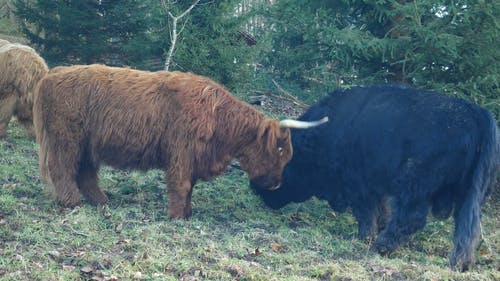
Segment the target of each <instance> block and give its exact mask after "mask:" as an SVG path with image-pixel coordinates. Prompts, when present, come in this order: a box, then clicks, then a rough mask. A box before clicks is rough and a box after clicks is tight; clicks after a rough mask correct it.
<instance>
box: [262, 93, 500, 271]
mask: <svg viewBox="0 0 500 281" xmlns="http://www.w3.org/2000/svg"><path fill="white" fill-rule="evenodd" d="M323 116H328V117H329V118H330V121H329V122H328V123H326V124H325V125H323V126H320V127H318V128H314V129H310V130H293V131H292V144H293V148H294V156H293V159H292V161H291V162H290V163H289V164H288V165H287V166H286V168H285V171H284V181H283V184H282V187H281V188H280V189H278V190H276V191H265V190H256V192H257V193H258V194H259V195H261V196H262V198H263V200H264V201H265V202H266V204H267V205H269V206H270V207H273V208H280V207H282V206H284V205H285V204H287V203H289V202H301V201H304V200H307V199H308V198H310V197H312V196H316V197H318V198H322V199H325V200H327V201H328V202H329V203H330V206H331V207H332V208H333V209H334V210H337V211H344V210H345V209H346V208H347V207H351V208H352V211H353V214H354V216H355V217H356V219H357V221H358V227H359V237H360V238H366V237H369V236H373V237H374V236H376V234H377V231H378V229H380V228H383V229H382V231H381V232H380V233H379V234H378V237H377V239H376V241H375V244H374V248H375V249H376V250H377V251H378V252H380V253H388V252H391V251H393V250H394V249H395V248H396V247H397V246H398V245H399V244H400V243H401V242H403V241H404V240H405V239H407V238H408V236H409V235H411V234H412V233H414V232H416V231H417V230H419V229H421V228H423V227H424V226H425V223H426V218H427V215H428V213H429V211H430V210H431V211H432V213H433V214H434V215H435V216H436V217H438V218H441V219H444V218H447V217H449V216H450V215H451V214H453V217H454V219H455V233H454V249H453V251H452V253H451V255H450V265H451V266H452V267H453V268H455V269H458V270H467V269H469V267H470V266H471V265H472V264H473V262H474V251H475V247H476V245H477V241H478V238H479V235H480V215H481V204H482V203H483V202H484V199H485V197H486V196H487V194H488V193H489V192H490V191H491V189H492V188H493V186H494V181H495V179H496V172H497V170H498V167H499V162H500V161H499V159H500V157H499V156H500V155H499V154H500V152H499V151H500V136H499V131H498V128H497V126H496V123H495V120H494V119H493V117H492V115H491V114H490V113H489V112H487V111H486V110H484V109H482V108H480V107H479V106H477V105H474V104H472V103H470V102H468V101H465V100H462V99H457V98H452V97H448V96H445V95H442V94H438V93H434V92H430V91H423V90H417V89H412V88H408V87H404V86H400V85H379V86H368V87H355V88H352V89H350V90H339V91H336V92H333V93H331V94H330V95H329V96H328V97H326V98H325V99H323V100H322V101H321V102H319V103H318V104H316V105H314V106H312V107H311V108H310V109H309V110H308V111H307V112H306V113H305V114H304V115H303V116H302V117H301V118H300V119H301V120H316V119H318V118H321V117H323ZM388 202H390V207H389V204H388ZM388 209H390V213H391V214H389V212H388ZM385 224H387V225H385ZM384 226H385V227H384Z"/></svg>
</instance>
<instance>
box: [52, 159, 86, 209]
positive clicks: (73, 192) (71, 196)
mask: <svg viewBox="0 0 500 281" xmlns="http://www.w3.org/2000/svg"><path fill="white" fill-rule="evenodd" d="M49 153H50V152H49ZM57 159H58V158H57V157H55V156H54V155H49V159H48V168H49V175H50V179H51V181H52V184H53V185H54V188H55V192H56V197H57V201H58V202H59V203H60V204H61V205H62V206H64V207H74V206H77V205H79V204H80V203H81V201H80V192H79V191H78V187H77V185H76V181H75V177H74V175H75V172H74V171H73V168H72V167H71V165H64V164H60V161H58V160H57Z"/></svg>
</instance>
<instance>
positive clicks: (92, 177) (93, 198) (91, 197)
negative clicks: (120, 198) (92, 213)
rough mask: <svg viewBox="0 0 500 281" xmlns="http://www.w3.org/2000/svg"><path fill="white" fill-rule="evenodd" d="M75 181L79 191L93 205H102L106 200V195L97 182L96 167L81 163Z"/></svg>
mask: <svg viewBox="0 0 500 281" xmlns="http://www.w3.org/2000/svg"><path fill="white" fill-rule="evenodd" d="M76 182H77V184H78V188H79V189H80V192H81V193H82V194H83V196H85V198H86V199H87V200H88V201H89V202H90V203H91V204H94V205H102V204H106V203H107V202H108V196H106V194H105V193H104V192H103V191H102V190H101V188H99V185H98V184H97V168H96V167H95V166H94V165H92V164H90V163H82V164H81V165H80V169H79V171H78V174H77V176H76Z"/></svg>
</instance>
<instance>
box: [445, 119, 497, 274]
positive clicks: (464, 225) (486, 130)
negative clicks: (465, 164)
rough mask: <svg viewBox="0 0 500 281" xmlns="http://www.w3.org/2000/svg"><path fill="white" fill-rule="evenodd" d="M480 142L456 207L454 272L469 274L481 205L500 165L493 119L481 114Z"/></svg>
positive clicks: (452, 264) (479, 227)
mask: <svg viewBox="0 0 500 281" xmlns="http://www.w3.org/2000/svg"><path fill="white" fill-rule="evenodd" d="M479 116H480V119H481V120H480V121H479V122H478V126H479V128H478V129H479V133H480V136H479V140H478V143H477V150H476V151H477V154H476V161H475V163H473V167H474V168H473V171H472V175H471V177H470V178H471V181H470V182H469V183H467V184H468V186H467V188H466V190H467V191H466V193H465V194H464V195H463V197H462V198H463V201H462V202H461V203H458V204H457V205H456V207H455V213H454V217H455V233H454V241H453V242H454V248H453V251H452V253H451V256H450V265H451V267H452V268H454V269H457V270H461V271H463V270H468V269H469V268H470V267H471V265H472V264H473V263H474V252H475V250H476V245H477V242H478V240H479V238H480V231H481V205H482V204H483V203H484V201H485V199H486V197H487V195H488V194H489V193H490V192H491V191H492V189H493V187H494V185H495V181H496V175H497V171H498V168H499V164H500V135H499V131H498V127H497V125H496V122H495V120H494V119H493V117H492V115H491V114H490V113H489V112H487V111H485V110H482V109H481V110H480V114H479Z"/></svg>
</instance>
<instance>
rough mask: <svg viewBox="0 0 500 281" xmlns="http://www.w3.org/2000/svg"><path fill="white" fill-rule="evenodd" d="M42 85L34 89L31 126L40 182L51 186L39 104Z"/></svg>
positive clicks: (47, 151) (43, 125) (44, 128)
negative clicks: (33, 133)
mask: <svg viewBox="0 0 500 281" xmlns="http://www.w3.org/2000/svg"><path fill="white" fill-rule="evenodd" d="M42 84H43V83H42V82H41V83H39V85H38V87H37V88H36V89H35V93H34V99H33V124H34V127H35V133H36V142H37V143H38V145H39V146H40V147H39V150H38V159H39V160H38V161H39V162H38V165H39V169H40V177H41V179H42V181H44V182H46V183H47V184H49V185H51V179H50V175H49V169H48V158H49V156H48V155H49V145H48V141H49V140H48V136H47V129H46V124H45V122H44V121H43V115H42V104H41V93H42V91H41V88H42V87H43V85H42Z"/></svg>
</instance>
